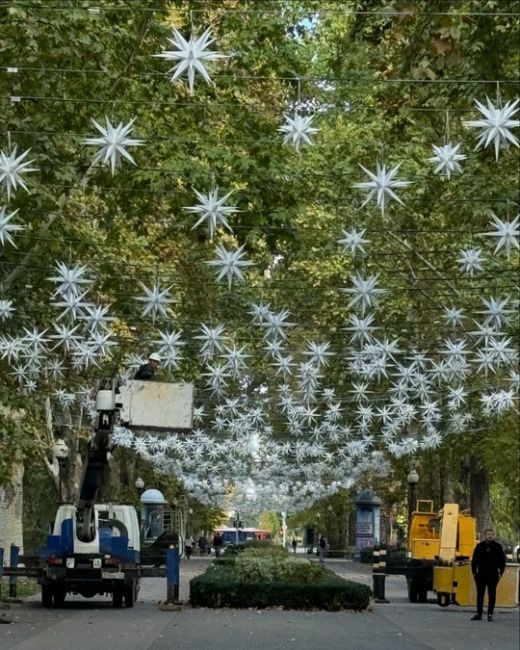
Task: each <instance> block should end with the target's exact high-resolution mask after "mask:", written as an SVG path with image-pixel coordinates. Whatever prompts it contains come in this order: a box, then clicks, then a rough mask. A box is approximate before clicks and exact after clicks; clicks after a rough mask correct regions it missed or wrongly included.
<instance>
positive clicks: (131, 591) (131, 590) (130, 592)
mask: <svg viewBox="0 0 520 650" xmlns="http://www.w3.org/2000/svg"><path fill="white" fill-rule="evenodd" d="M135 591H136V589H135V584H131V585H126V586H125V588H124V596H125V607H133V606H134V603H135Z"/></svg>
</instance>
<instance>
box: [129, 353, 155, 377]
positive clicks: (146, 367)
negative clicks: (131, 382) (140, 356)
mask: <svg viewBox="0 0 520 650" xmlns="http://www.w3.org/2000/svg"><path fill="white" fill-rule="evenodd" d="M160 363H161V355H160V354H158V353H157V352H152V353H151V354H150V356H149V357H148V361H147V362H146V363H143V365H142V366H139V370H138V371H137V372H136V373H135V375H134V379H145V380H152V379H153V378H154V377H155V371H156V370H157V367H158V366H159V364H160Z"/></svg>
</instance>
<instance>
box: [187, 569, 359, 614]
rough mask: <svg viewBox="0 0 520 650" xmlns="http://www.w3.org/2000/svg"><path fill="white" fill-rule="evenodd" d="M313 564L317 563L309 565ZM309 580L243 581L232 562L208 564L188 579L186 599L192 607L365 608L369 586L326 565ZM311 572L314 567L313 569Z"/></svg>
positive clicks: (332, 609) (328, 609)
mask: <svg viewBox="0 0 520 650" xmlns="http://www.w3.org/2000/svg"><path fill="white" fill-rule="evenodd" d="M313 566H314V567H316V566H317V565H315V564H314V565H313ZM319 569H320V572H321V573H320V576H319V578H318V579H316V575H315V581H313V582H306V583H305V582H289V581H280V580H276V581H262V582H253V581H250V582H248V581H244V580H243V579H241V578H240V577H239V573H238V571H237V570H236V567H235V566H233V564H231V563H230V564H227V563H226V564H220V563H219V564H218V565H216V566H211V567H210V568H209V569H208V570H207V571H206V572H205V573H204V574H202V575H200V576H197V577H195V578H193V579H192V580H191V581H190V602H191V604H192V605H193V606H194V607H212V608H217V607H234V608H245V607H255V608H258V609H263V608H266V607H283V608H284V609H323V610H327V611H338V610H342V609H353V610H363V609H366V608H367V606H368V604H369V601H370V597H371V595H372V592H371V590H370V589H369V588H368V587H366V586H365V585H362V584H359V583H357V582H352V581H349V580H344V579H343V578H340V577H339V576H338V575H336V574H335V573H333V572H332V571H329V570H328V569H326V568H323V567H319ZM313 572H314V569H313Z"/></svg>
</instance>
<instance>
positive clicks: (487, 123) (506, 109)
mask: <svg viewBox="0 0 520 650" xmlns="http://www.w3.org/2000/svg"><path fill="white" fill-rule="evenodd" d="M486 101H487V107H486V106H484V104H482V103H481V102H479V101H478V100H475V104H476V105H477V108H478V110H479V111H480V112H481V113H482V116H483V117H482V119H480V120H468V121H466V122H464V124H465V126H470V127H474V128H478V129H482V131H481V133H480V135H479V140H478V142H477V146H476V147H475V149H479V148H480V147H487V146H488V145H490V144H491V143H492V142H493V143H494V145H495V160H497V161H498V155H499V153H500V148H501V147H502V146H507V144H508V143H509V142H510V143H511V144H513V145H515V147H518V144H519V143H518V139H517V137H516V136H515V135H513V134H512V133H511V131H510V130H509V129H512V128H514V127H518V126H520V121H519V120H513V119H511V118H512V117H513V115H514V114H515V113H517V112H518V110H519V109H518V108H516V105H517V104H518V102H519V101H520V100H519V99H517V100H516V101H515V102H513V103H511V102H507V103H506V104H505V106H502V107H495V106H493V104H492V103H491V100H490V99H489V97H486Z"/></svg>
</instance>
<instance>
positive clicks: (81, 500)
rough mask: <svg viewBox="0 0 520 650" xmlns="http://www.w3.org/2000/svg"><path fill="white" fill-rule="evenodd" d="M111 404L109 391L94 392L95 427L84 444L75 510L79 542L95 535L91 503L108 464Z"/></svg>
mask: <svg viewBox="0 0 520 650" xmlns="http://www.w3.org/2000/svg"><path fill="white" fill-rule="evenodd" d="M107 394H108V395H107ZM113 404H114V393H113V391H108V390H102V391H99V392H98V395H97V396H96V408H97V409H98V415H97V423H96V429H95V431H94V435H93V436H92V439H91V441H90V442H89V444H88V449H87V457H86V459H85V464H84V468H83V476H82V479H81V485H80V489H79V497H78V503H77V510H76V534H77V536H78V539H80V540H81V541H82V542H91V541H93V540H94V539H95V537H96V526H95V509H94V506H95V505H96V502H97V498H98V494H99V491H100V489H101V487H102V485H103V477H104V475H105V470H106V466H107V464H108V452H109V451H110V441H111V434H112V431H113V429H114V419H115V409H114V408H113ZM110 407H112V408H110Z"/></svg>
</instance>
